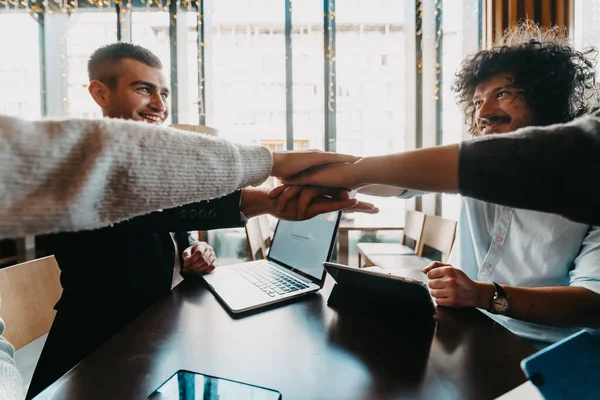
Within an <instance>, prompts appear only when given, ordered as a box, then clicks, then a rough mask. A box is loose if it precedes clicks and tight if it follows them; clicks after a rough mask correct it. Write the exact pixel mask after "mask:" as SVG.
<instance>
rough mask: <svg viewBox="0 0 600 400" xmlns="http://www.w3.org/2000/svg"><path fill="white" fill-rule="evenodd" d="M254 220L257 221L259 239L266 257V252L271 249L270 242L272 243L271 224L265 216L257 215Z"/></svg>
mask: <svg viewBox="0 0 600 400" xmlns="http://www.w3.org/2000/svg"><path fill="white" fill-rule="evenodd" d="M256 219H258V227H259V228H260V237H261V239H262V241H263V243H264V246H265V257H266V255H267V253H268V250H269V248H270V247H271V242H272V241H273V231H272V230H271V222H270V221H269V217H268V216H267V215H259V216H258V217H256Z"/></svg>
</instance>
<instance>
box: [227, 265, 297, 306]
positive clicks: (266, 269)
mask: <svg viewBox="0 0 600 400" xmlns="http://www.w3.org/2000/svg"><path fill="white" fill-rule="evenodd" d="M233 269H235V270H236V271H237V272H238V273H239V274H240V275H242V276H243V277H244V278H246V279H248V280H249V281H250V282H252V283H253V284H254V285H255V286H256V287H257V288H259V289H260V290H262V291H263V292H265V293H266V294H268V295H269V296H271V297H275V296H277V295H282V294H286V293H291V292H295V291H297V290H302V289H306V288H307V287H308V285H307V284H305V283H304V282H302V281H300V280H298V279H296V278H294V277H292V276H290V275H288V274H286V273H284V272H283V271H281V270H279V269H278V268H275V267H274V266H272V265H271V264H269V263H268V262H266V261H265V262H261V263H253V264H250V265H246V264H239V265H235V266H233Z"/></svg>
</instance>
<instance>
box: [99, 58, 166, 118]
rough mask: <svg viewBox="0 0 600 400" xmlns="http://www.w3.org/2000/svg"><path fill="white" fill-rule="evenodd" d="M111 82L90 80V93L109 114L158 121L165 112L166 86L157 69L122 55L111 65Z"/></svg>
mask: <svg viewBox="0 0 600 400" xmlns="http://www.w3.org/2000/svg"><path fill="white" fill-rule="evenodd" d="M115 72H116V77H115V81H116V82H114V83H113V85H110V86H107V85H106V84H104V83H102V82H100V81H92V82H91V83H90V93H91V94H92V97H93V98H94V100H95V101H96V103H98V105H99V106H100V107H101V108H102V114H103V115H104V116H105V117H110V118H123V119H131V120H135V121H144V122H148V123H151V124H162V123H163V122H164V121H165V120H166V119H167V117H168V116H169V105H168V97H169V89H168V87H167V83H166V79H165V77H164V75H163V73H162V70H161V69H158V68H154V67H150V66H148V65H146V64H144V63H142V62H139V61H136V60H133V59H123V60H120V61H118V65H117V66H115Z"/></svg>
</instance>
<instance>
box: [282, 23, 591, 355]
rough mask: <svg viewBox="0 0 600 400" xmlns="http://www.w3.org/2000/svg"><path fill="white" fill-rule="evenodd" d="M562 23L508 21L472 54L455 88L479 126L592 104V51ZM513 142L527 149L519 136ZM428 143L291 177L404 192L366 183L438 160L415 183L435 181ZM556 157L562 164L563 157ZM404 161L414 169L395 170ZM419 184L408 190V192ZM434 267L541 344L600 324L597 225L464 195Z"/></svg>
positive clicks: (499, 128) (565, 117)
mask: <svg viewBox="0 0 600 400" xmlns="http://www.w3.org/2000/svg"><path fill="white" fill-rule="evenodd" d="M559 33H560V32H559V31H558V29H552V30H542V29H540V28H539V27H537V26H535V25H534V24H532V23H529V22H526V23H524V24H521V25H519V26H517V27H515V28H513V29H512V30H510V31H508V32H507V33H506V34H505V35H504V37H503V38H502V39H501V41H500V42H499V43H498V44H497V45H496V46H494V47H493V48H491V49H489V50H481V51H479V52H477V53H476V54H474V55H472V56H469V57H467V58H466V59H465V60H464V62H463V63H462V65H461V68H460V70H459V72H458V73H457V75H456V81H455V84H454V86H453V89H454V90H455V92H456V93H457V97H458V102H459V105H460V106H461V108H462V109H463V111H464V115H465V120H466V123H467V125H468V126H469V129H470V131H471V132H472V133H473V134H474V135H476V136H480V135H488V134H504V133H508V132H513V131H515V130H518V129H519V128H524V127H528V126H548V125H552V124H557V123H566V122H568V121H570V120H572V119H574V118H576V117H580V116H582V115H584V114H586V113H588V112H589V111H591V107H592V105H593V104H594V99H595V97H596V96H597V93H595V72H594V66H595V65H594V62H593V59H592V58H591V57H589V54H583V53H581V52H578V51H575V50H574V49H573V48H572V47H571V46H569V44H568V43H567V42H566V41H564V40H562V39H560V37H559ZM590 53H591V52H590ZM593 122H594V119H592V118H590V122H589V123H590V124H591V123H593ZM521 140H523V141H527V138H523V139H521ZM477 141H481V140H477ZM488 142H489V143H492V142H493V141H488ZM510 148H511V149H512V150H513V151H519V149H518V146H517V145H514V146H512V147H510ZM528 148H531V146H529V147H528ZM506 149H507V147H506V146H500V147H499V148H498V150H499V151H502V150H506ZM427 150H429V149H425V150H418V151H415V152H412V153H414V154H412V157H410V156H411V155H409V154H407V156H408V157H404V159H406V160H407V161H406V162H404V163H403V162H402V159H403V156H404V154H394V155H388V156H381V157H365V158H363V159H361V160H359V161H357V162H356V163H352V164H348V165H341V166H336V167H332V168H326V169H321V170H319V171H317V172H314V173H313V174H312V175H310V176H308V177H307V176H304V177H303V178H302V179H292V180H289V181H287V183H290V184H313V185H320V186H329V184H328V183H327V180H330V181H331V183H333V184H334V186H335V185H337V186H342V187H348V188H353V189H357V188H361V187H362V188H361V189H360V191H361V192H364V193H368V194H375V195H398V193H399V192H398V191H397V190H396V188H393V189H392V190H390V187H387V188H386V187H381V186H379V187H370V186H364V185H365V184H369V183H379V184H386V185H388V184H397V183H398V182H399V180H398V179H395V180H394V179H383V178H382V176H392V175H394V174H396V175H401V174H404V175H407V177H406V178H405V179H404V182H406V183H410V182H409V181H411V178H410V176H408V175H411V174H412V175H418V176H423V175H424V172H423V170H429V171H430V172H431V173H430V174H429V175H427V176H428V177H429V180H427V179H428V178H427V177H425V178H421V182H420V185H419V184H417V185H415V186H408V187H419V186H420V187H423V188H425V187H426V186H427V187H429V188H431V187H432V185H431V184H430V185H426V184H425V183H427V182H431V181H435V180H439V178H438V177H439V176H445V175H447V174H448V173H449V172H448V171H447V170H445V169H444V168H443V167H442V168H437V169H435V170H434V169H432V168H431V166H432V165H433V164H435V161H439V160H430V162H426V161H427V160H423V159H422V158H420V157H419V156H420V153H423V152H427ZM566 151H568V150H566ZM409 158H410V161H409V160H408V159H409ZM504 158H505V159H510V157H509V156H508V155H507V156H506V157H504ZM556 162H557V163H558V164H559V165H560V164H561V160H560V159H558V160H556ZM504 168H506V169H510V168H511V165H510V164H507V165H504ZM401 169H402V170H404V171H405V172H395V171H399V170H401ZM487 170H489V168H488V169H486V168H485V166H483V167H482V169H480V170H472V171H466V172H465V171H461V177H462V176H464V174H466V175H477V174H478V173H480V174H485V173H486V171H487ZM411 171H414V172H411ZM585 172H586V171H581V173H582V174H585ZM454 173H455V174H456V172H455V171H454ZM515 174H518V172H515ZM344 177H348V178H347V179H346V178H344ZM344 179H345V180H344ZM417 179H419V178H416V177H413V178H412V181H415V180H417ZM454 179H456V177H454ZM478 179H479V181H481V180H482V179H485V177H480V178H478ZM540 179H541V180H544V182H539V184H541V183H545V184H546V185H552V182H553V179H554V177H552V176H546V175H541V176H540ZM346 180H354V181H355V182H354V183H353V182H346ZM471 180H473V179H471ZM424 182H425V183H424ZM413 183H414V182H413ZM486 184H487V185H490V184H492V185H493V182H486ZM500 184H505V182H498V183H497V185H500ZM589 184H591V183H589ZM297 190H298V189H295V188H293V187H292V188H290V189H286V192H289V193H290V194H288V193H283V194H281V197H280V204H284V203H285V200H286V199H287V197H288V196H290V197H291V196H292V195H293V194H294V192H295V191H297ZM394 190H396V191H395V193H394ZM275 194H278V193H277V191H276V193H275ZM418 194H419V193H418V192H415V191H408V190H402V193H401V194H400V197H403V198H407V197H411V196H415V195H418ZM572 195H574V194H572ZM511 197H513V198H514V197H518V195H514V194H513V196H511ZM425 272H426V273H427V276H428V278H429V282H428V285H429V287H430V289H431V294H432V296H433V297H434V298H435V299H436V302H437V304H438V305H439V306H445V307H477V308H480V309H482V310H484V311H485V312H486V313H487V314H488V315H489V316H490V317H492V318H493V319H494V320H496V321H497V322H499V323H500V324H502V325H503V326H505V327H506V328H508V329H510V330H511V331H512V332H514V333H516V334H518V335H520V336H522V337H524V338H527V339H530V340H531V341H532V342H533V343H534V344H536V345H538V346H540V347H541V346H544V345H545V344H548V343H552V342H555V341H558V340H560V339H563V338H565V337H567V336H569V335H570V334H572V333H574V332H576V331H578V328H579V327H585V326H591V327H599V326H600V315H599V312H598V310H600V228H598V227H595V226H591V225H587V224H582V223H577V222H573V221H570V220H567V219H566V218H564V217H562V216H559V215H555V214H548V213H543V212H537V211H531V210H524V209H517V208H511V207H505V206H500V205H497V204H492V203H488V202H484V201H480V200H475V199H473V198H468V197H465V198H463V199H462V208H461V215H460V219H459V223H458V232H457V236H456V241H455V244H454V248H453V250H452V253H451V255H450V259H449V261H448V263H441V262H434V263H432V264H431V265H429V266H428V267H427V268H426V269H425Z"/></svg>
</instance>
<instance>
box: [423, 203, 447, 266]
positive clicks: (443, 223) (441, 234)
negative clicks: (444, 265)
mask: <svg viewBox="0 0 600 400" xmlns="http://www.w3.org/2000/svg"><path fill="white" fill-rule="evenodd" d="M455 235H456V221H454V220H451V219H446V218H442V217H438V216H436V215H426V216H425V223H424V224H423V236H422V237H421V244H420V246H419V251H417V255H419V256H423V253H424V251H425V250H426V249H425V247H428V248H431V249H434V250H437V251H439V252H440V253H442V258H441V260H440V261H442V262H445V261H446V260H447V259H448V256H449V255H450V251H451V250H452V245H453V244H454V237H455Z"/></svg>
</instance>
